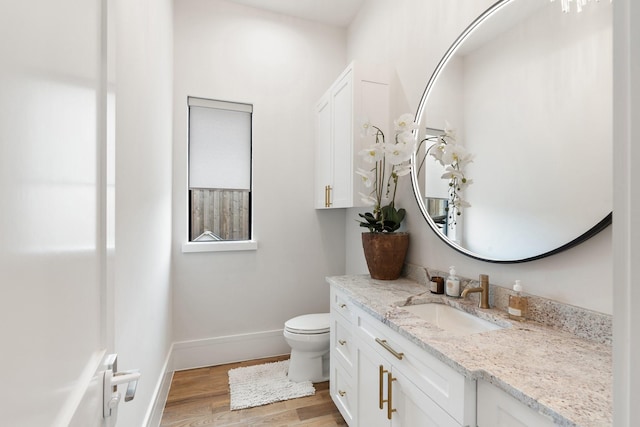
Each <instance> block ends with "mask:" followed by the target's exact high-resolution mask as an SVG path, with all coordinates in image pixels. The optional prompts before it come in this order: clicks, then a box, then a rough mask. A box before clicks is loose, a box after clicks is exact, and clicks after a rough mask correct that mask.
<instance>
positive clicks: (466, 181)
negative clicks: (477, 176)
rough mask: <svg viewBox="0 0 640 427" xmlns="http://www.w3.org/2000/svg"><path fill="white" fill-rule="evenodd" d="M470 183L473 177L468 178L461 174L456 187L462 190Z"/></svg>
mask: <svg viewBox="0 0 640 427" xmlns="http://www.w3.org/2000/svg"><path fill="white" fill-rule="evenodd" d="M471 184H473V179H468V178H465V177H464V176H463V177H462V179H459V180H458V189H459V190H460V191H462V190H464V189H465V188H467V187H468V186H470V185H471Z"/></svg>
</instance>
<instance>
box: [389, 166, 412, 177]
mask: <svg viewBox="0 0 640 427" xmlns="http://www.w3.org/2000/svg"><path fill="white" fill-rule="evenodd" d="M393 172H394V173H395V174H396V175H398V176H405V175H408V174H409V172H411V165H410V164H407V163H405V164H402V165H399V166H396V167H395V169H394V170H393Z"/></svg>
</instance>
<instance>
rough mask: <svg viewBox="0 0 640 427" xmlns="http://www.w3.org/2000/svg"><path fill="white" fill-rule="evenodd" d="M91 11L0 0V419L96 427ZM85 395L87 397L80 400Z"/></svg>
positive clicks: (91, 0)
mask: <svg viewBox="0 0 640 427" xmlns="http://www.w3.org/2000/svg"><path fill="white" fill-rule="evenodd" d="M103 1H107V0H55V1H54V0H22V1H9V0H2V7H1V9H2V13H0V291H1V294H0V295H1V296H0V330H1V331H2V333H1V334H0V336H1V338H2V351H1V352H0V366H1V367H2V370H1V371H0V372H1V373H0V383H1V384H2V387H0V402H1V403H0V419H1V420H2V424H3V425H7V426H13V427H32V426H34V427H35V426H38V427H41V426H67V425H78V426H83V427H92V426H103V425H106V423H105V422H104V421H103V418H102V380H101V377H100V376H96V372H97V371H100V366H101V363H102V360H103V357H104V355H105V354H106V352H107V349H108V347H109V341H110V338H109V336H110V328H109V327H108V326H109V324H108V319H110V318H111V316H109V311H110V308H109V304H108V301H109V299H110V298H109V285H108V281H107V276H108V275H107V262H106V256H107V251H106V243H107V238H106V233H107V232H106V228H107V227H106V223H107V221H106V217H107V203H106V200H107V197H106V194H107V180H106V167H105V163H106V156H105V155H104V153H105V151H106V148H105V147H106V145H105V144H106V133H107V132H106V130H107V125H106V119H105V117H106V108H105V105H106V95H105V93H104V92H103V88H104V87H105V86H106V85H104V84H103V83H102V82H103V81H104V80H105V77H104V73H103V70H104V64H103V59H102V58H103V55H102V53H103V51H104V48H103V31H104V30H103V28H102V26H103V25H102V21H103V18H104V11H103ZM87 391H89V393H87Z"/></svg>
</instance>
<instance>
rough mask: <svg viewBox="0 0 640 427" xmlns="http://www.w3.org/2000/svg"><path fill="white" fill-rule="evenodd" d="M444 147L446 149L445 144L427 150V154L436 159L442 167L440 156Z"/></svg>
mask: <svg viewBox="0 0 640 427" xmlns="http://www.w3.org/2000/svg"><path fill="white" fill-rule="evenodd" d="M444 147H446V144H444V143H439V144H436V145H434V146H433V147H431V148H430V149H429V154H430V155H431V156H432V157H433V158H434V159H436V160H437V161H438V162H439V163H440V164H441V165H442V166H444V162H443V161H442V156H443V154H444Z"/></svg>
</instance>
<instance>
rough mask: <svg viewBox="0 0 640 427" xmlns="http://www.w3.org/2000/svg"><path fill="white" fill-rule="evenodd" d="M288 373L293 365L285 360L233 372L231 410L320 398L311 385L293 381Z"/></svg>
mask: <svg viewBox="0 0 640 427" xmlns="http://www.w3.org/2000/svg"><path fill="white" fill-rule="evenodd" d="M288 369H289V361H288V360H283V361H281V362H273V363H265V364H262V365H254V366H246V367H242V368H235V369H231V370H229V388H230V390H231V410H232V411H234V410H236V409H244V408H252V407H254V406H261V405H266V404H268V403H273V402H280V401H282V400H289V399H295V398H296V397H304V396H312V395H314V394H316V389H315V388H314V387H313V384H312V383H311V381H303V382H299V383H296V382H293V381H289V378H287V371H288Z"/></svg>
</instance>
